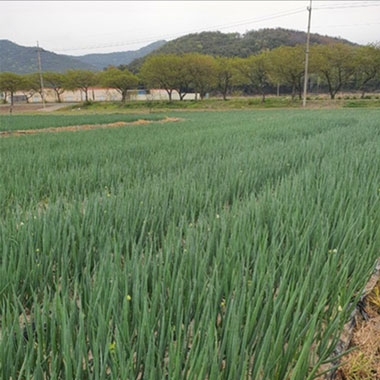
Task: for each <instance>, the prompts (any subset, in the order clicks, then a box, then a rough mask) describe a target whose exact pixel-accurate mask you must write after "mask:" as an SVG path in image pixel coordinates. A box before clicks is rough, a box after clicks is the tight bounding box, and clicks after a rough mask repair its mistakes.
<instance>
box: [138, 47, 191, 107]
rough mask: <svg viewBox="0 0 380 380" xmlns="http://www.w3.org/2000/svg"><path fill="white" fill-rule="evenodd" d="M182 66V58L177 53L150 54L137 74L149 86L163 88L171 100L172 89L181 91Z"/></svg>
mask: <svg viewBox="0 0 380 380" xmlns="http://www.w3.org/2000/svg"><path fill="white" fill-rule="evenodd" d="M182 67H183V64H182V59H181V57H179V56H178V55H175V54H159V55H152V56H150V57H149V58H148V59H147V60H146V61H145V62H144V64H143V65H142V67H141V70H140V72H139V76H140V78H141V79H142V80H143V82H144V83H145V84H146V85H147V86H148V87H149V88H154V87H158V88H162V89H164V90H165V91H166V92H167V93H168V96H169V101H172V94H173V91H175V90H177V91H178V92H179V93H180V92H181V78H183V77H182V76H183V75H184V73H183V71H182Z"/></svg>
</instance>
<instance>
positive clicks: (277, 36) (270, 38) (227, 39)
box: [129, 28, 354, 72]
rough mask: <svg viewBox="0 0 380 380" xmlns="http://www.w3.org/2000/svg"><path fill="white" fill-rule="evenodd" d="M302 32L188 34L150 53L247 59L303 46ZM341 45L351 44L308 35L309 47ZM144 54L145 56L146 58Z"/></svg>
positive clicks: (133, 65)
mask: <svg viewBox="0 0 380 380" xmlns="http://www.w3.org/2000/svg"><path fill="white" fill-rule="evenodd" d="M306 36H307V34H306V33H305V32H300V31H296V30H290V29H283V28H276V29H269V28H266V29H260V30H252V31H249V32H247V33H245V34H239V33H222V32H202V33H194V34H188V35H186V36H183V37H179V38H177V39H175V40H172V41H169V42H168V43H166V44H165V45H163V46H161V47H160V48H158V49H156V50H154V52H152V53H150V54H180V53H201V54H209V55H213V56H216V55H219V56H225V57H243V58H245V57H248V56H249V55H252V54H257V53H259V52H261V51H264V50H271V49H274V48H276V47H279V46H283V45H285V46H294V45H297V44H304V43H306ZM333 42H343V43H347V44H350V45H354V44H353V43H352V42H350V41H347V40H343V39H340V38H335V37H329V36H322V35H319V34H316V33H311V34H310V43H311V44H328V43H333ZM150 54H148V55H147V56H146V57H148V56H149V55H150ZM146 57H144V58H139V59H136V60H135V61H133V62H131V63H130V65H129V68H130V69H131V70H132V71H134V72H136V71H138V69H139V67H140V66H141V65H142V63H143V61H144V60H145V59H146Z"/></svg>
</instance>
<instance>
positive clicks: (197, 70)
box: [183, 53, 217, 99]
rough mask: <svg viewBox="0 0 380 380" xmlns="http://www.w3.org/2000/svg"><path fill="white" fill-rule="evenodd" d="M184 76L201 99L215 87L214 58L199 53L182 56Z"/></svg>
mask: <svg viewBox="0 0 380 380" xmlns="http://www.w3.org/2000/svg"><path fill="white" fill-rule="evenodd" d="M183 59H184V61H183V63H184V67H185V70H184V72H186V76H187V77H188V78H189V80H190V81H191V85H192V86H193V87H194V89H195V92H196V93H199V96H200V98H201V99H203V98H204V97H205V95H206V93H207V92H209V91H210V90H211V89H212V88H214V87H216V82H217V78H216V73H217V64H216V60H215V58H214V57H212V56H210V55H205V54H199V53H186V54H184V55H183Z"/></svg>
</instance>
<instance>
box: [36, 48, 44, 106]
mask: <svg viewBox="0 0 380 380" xmlns="http://www.w3.org/2000/svg"><path fill="white" fill-rule="evenodd" d="M37 60H38V71H39V73H40V85H41V99H42V105H43V107H44V108H45V97H44V79H43V77H42V65H41V52H40V46H39V45H38V41H37Z"/></svg>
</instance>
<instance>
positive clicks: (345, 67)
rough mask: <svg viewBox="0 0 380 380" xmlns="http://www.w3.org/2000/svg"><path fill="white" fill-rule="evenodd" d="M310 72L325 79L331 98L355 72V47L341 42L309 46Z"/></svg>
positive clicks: (333, 97)
mask: <svg viewBox="0 0 380 380" xmlns="http://www.w3.org/2000/svg"><path fill="white" fill-rule="evenodd" d="M310 72H314V73H318V74H320V75H321V76H322V78H323V79H324V80H325V82H326V84H327V86H328V91H329V94H330V98H331V99H335V95H336V94H337V92H338V91H340V90H341V89H342V87H343V86H345V85H347V84H348V83H349V81H350V80H351V79H352V78H353V75H354V73H355V48H354V47H352V46H349V45H346V44H343V43H336V44H330V45H313V46H312V47H311V48H310Z"/></svg>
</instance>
